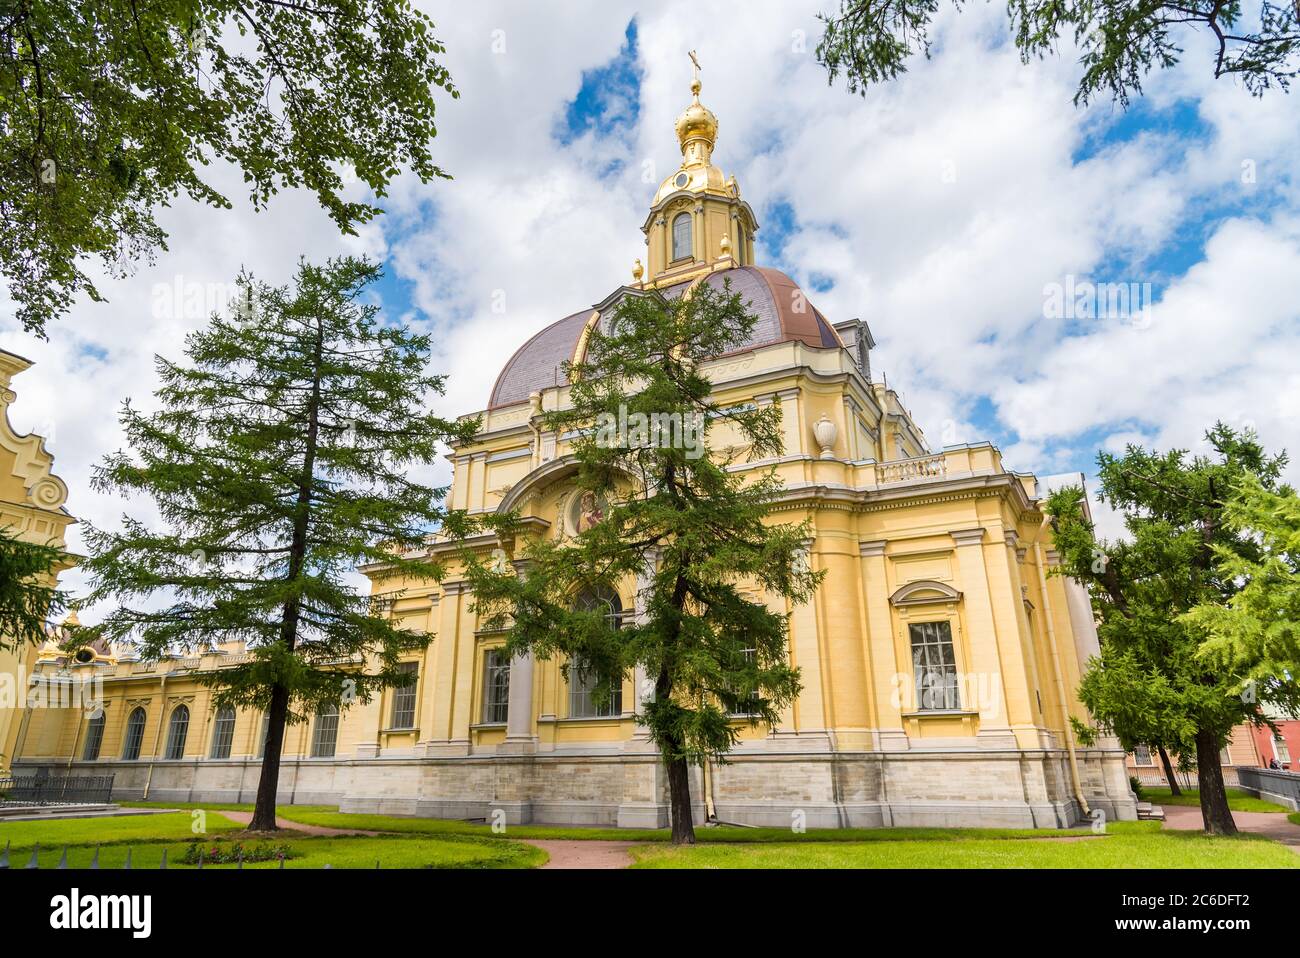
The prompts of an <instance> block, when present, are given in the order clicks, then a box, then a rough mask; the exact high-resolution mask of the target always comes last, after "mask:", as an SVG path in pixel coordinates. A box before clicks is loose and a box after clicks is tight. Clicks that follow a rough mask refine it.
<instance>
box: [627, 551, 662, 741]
mask: <svg viewBox="0 0 1300 958" xmlns="http://www.w3.org/2000/svg"><path fill="white" fill-rule="evenodd" d="M658 564H659V550H658V549H648V550H646V553H645V555H644V557H643V559H642V563H641V568H640V569H639V570H638V571H637V574H636V594H635V595H634V596H633V597H632V617H633V619H634V621H635V622H636V624H637V625H643V624H645V621H646V617H647V615H648V614H649V613H648V612H647V611H646V610H647V608H648V606H649V603H650V593H651V590H652V589H653V588H654V576H655V569H656V567H657V566H658ZM653 697H654V680H653V679H651V678H650V676H649V675H648V674H647V673H646V670H645V666H644V665H641V664H639V663H638V664H637V666H636V667H635V668H634V669H633V670H632V711H633V713H634V714H636V715H641V714H643V713H644V712H645V703H646V702H648V701H650V700H651V699H652V698H653ZM649 744H650V730H649V729H648V728H646V727H645V726H644V725H641V724H637V725H636V726H635V727H634V728H633V730H632V738H631V740H630V741H629V743H628V747H629V748H632V749H635V750H642V749H645V748H646V747H647V746H649Z"/></svg>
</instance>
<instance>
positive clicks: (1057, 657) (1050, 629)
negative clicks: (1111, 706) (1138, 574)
mask: <svg viewBox="0 0 1300 958" xmlns="http://www.w3.org/2000/svg"><path fill="white" fill-rule="evenodd" d="M1049 522H1051V516H1044V517H1043V522H1042V524H1041V525H1040V526H1039V527H1038V535H1037V536H1036V537H1035V538H1034V565H1035V566H1036V567H1037V569H1038V585H1039V588H1040V589H1041V590H1042V593H1043V621H1044V622H1045V623H1046V624H1047V645H1048V647H1049V648H1050V649H1051V652H1052V674H1053V675H1054V676H1055V678H1056V700H1057V703H1058V705H1059V706H1060V709H1061V727H1062V729H1063V730H1064V732H1065V749H1066V751H1067V752H1068V753H1069V756H1070V781H1071V783H1072V784H1073V785H1074V797H1075V799H1076V800H1077V801H1078V802H1079V807H1080V808H1081V809H1083V814H1084V815H1091V814H1092V809H1091V808H1089V807H1088V800H1087V799H1086V798H1084V797H1083V785H1082V784H1081V783H1080V781H1079V762H1078V759H1076V758H1075V754H1074V729H1073V728H1072V727H1071V726H1070V711H1069V709H1068V708H1067V707H1066V704H1065V702H1066V698H1065V680H1064V679H1063V678H1061V653H1060V650H1059V649H1058V648H1057V646H1056V626H1055V625H1053V624H1052V599H1051V596H1049V595H1048V593H1047V573H1046V572H1045V571H1043V550H1042V546H1041V545H1040V543H1041V542H1042V539H1043V531H1044V530H1045V529H1046V528H1047V524H1048V523H1049Z"/></svg>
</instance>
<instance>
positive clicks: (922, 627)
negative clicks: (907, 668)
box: [908, 622, 961, 712]
mask: <svg viewBox="0 0 1300 958" xmlns="http://www.w3.org/2000/svg"><path fill="white" fill-rule="evenodd" d="M908 631H909V633H910V634H911V637H912V677H913V681H914V682H915V683H916V707H917V708H918V709H920V710H921V711H923V712H933V711H944V710H949V709H958V708H961V699H960V697H959V696H958V694H957V660H956V658H954V656H953V650H952V625H951V624H950V623H948V622H916V623H913V624H911V625H909V626H908Z"/></svg>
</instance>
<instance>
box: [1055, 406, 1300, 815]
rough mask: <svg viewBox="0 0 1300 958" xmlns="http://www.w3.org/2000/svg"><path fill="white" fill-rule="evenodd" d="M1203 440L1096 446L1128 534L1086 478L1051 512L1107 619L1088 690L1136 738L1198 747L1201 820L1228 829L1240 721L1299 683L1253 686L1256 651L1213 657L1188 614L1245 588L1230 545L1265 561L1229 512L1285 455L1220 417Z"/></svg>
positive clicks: (1105, 714)
mask: <svg viewBox="0 0 1300 958" xmlns="http://www.w3.org/2000/svg"><path fill="white" fill-rule="evenodd" d="M1206 440H1207V442H1208V444H1209V447H1210V449H1211V450H1212V455H1196V456H1189V454H1188V453H1187V451H1185V450H1173V451H1171V452H1168V453H1164V454H1160V453H1157V452H1153V451H1149V450H1145V449H1142V448H1140V447H1137V446H1132V445H1130V446H1129V447H1128V448H1127V450H1126V451H1125V453H1124V455H1122V456H1116V455H1112V454H1110V453H1101V454H1100V455H1099V456H1098V457H1097V462H1098V476H1099V479H1100V482H1101V489H1100V491H1099V493H1098V498H1099V499H1100V500H1102V501H1105V502H1106V503H1108V504H1109V505H1110V506H1111V507H1112V508H1114V509H1116V510H1117V511H1119V512H1120V513H1121V514H1122V515H1123V517H1124V525H1125V529H1126V533H1127V534H1126V537H1124V538H1121V539H1116V540H1114V541H1106V540H1103V539H1100V538H1098V537H1097V535H1096V531H1095V529H1094V527H1093V525H1092V523H1091V522H1090V521H1089V520H1088V519H1087V518H1086V516H1085V514H1084V512H1083V510H1082V509H1081V508H1080V496H1081V494H1082V491H1081V490H1080V489H1079V488H1078V487H1073V488H1067V489H1061V490H1058V491H1056V492H1055V493H1053V494H1052V495H1051V496H1050V497H1049V500H1048V503H1047V511H1048V512H1049V513H1050V514H1051V516H1052V521H1053V524H1054V526H1055V529H1056V544H1057V550H1058V552H1059V553H1060V556H1061V571H1062V572H1063V573H1064V574H1067V575H1071V576H1074V577H1075V578H1077V579H1079V580H1080V581H1082V582H1084V583H1085V584H1086V585H1087V587H1088V588H1089V591H1090V593H1091V596H1092V600H1093V606H1094V608H1095V609H1096V611H1097V612H1098V613H1099V617H1100V623H1099V626H1098V632H1099V635H1100V639H1101V655H1100V657H1099V658H1095V659H1093V660H1092V661H1091V662H1090V663H1089V665H1088V667H1087V669H1086V671H1085V673H1084V676H1083V680H1082V682H1081V685H1080V689H1079V697H1080V698H1081V699H1082V701H1083V702H1084V704H1085V705H1087V707H1088V709H1089V711H1091V712H1092V714H1093V715H1094V716H1095V717H1096V718H1097V720H1098V721H1099V722H1100V723H1101V724H1102V725H1103V726H1105V727H1107V728H1109V729H1111V730H1113V731H1114V732H1115V733H1116V734H1117V736H1118V737H1119V738H1120V739H1121V741H1123V742H1125V743H1127V744H1128V745H1132V744H1133V743H1141V742H1152V741H1154V742H1157V743H1159V744H1163V745H1167V746H1177V747H1178V748H1179V750H1180V752H1183V753H1184V754H1186V753H1187V752H1189V751H1190V752H1192V753H1193V754H1194V756H1195V763H1196V773H1197V782H1198V787H1199V793H1200V804H1201V815H1202V818H1203V820H1204V825H1205V830H1206V831H1207V832H1209V833H1211V834H1217V835H1229V834H1234V833H1235V832H1236V824H1235V823H1234V822H1233V819H1232V813H1231V811H1230V810H1229V808H1228V798H1227V792H1226V790H1225V787H1224V782H1223V769H1222V765H1221V762H1220V758H1219V756H1220V752H1221V751H1222V749H1223V748H1224V746H1225V745H1226V744H1227V741H1228V736H1229V734H1230V733H1231V731H1232V729H1233V727H1234V726H1236V725H1238V724H1240V723H1242V722H1252V723H1258V722H1260V721H1261V720H1262V718H1261V712H1260V705H1261V704H1263V703H1264V702H1268V701H1286V700H1288V699H1289V697H1290V696H1291V695H1292V694H1293V690H1294V683H1293V681H1291V682H1287V681H1280V682H1276V683H1274V684H1272V685H1262V684H1260V685H1256V684H1255V683H1253V682H1252V681H1251V680H1252V676H1253V675H1255V674H1256V666H1257V665H1258V660H1254V659H1250V658H1249V657H1246V656H1239V657H1235V658H1232V659H1230V660H1229V659H1219V660H1215V659H1212V658H1210V657H1207V656H1206V655H1205V654H1203V652H1202V645H1203V643H1204V642H1205V640H1206V638H1207V636H1206V633H1205V631H1204V629H1203V628H1202V627H1201V626H1200V625H1199V624H1197V623H1196V622H1193V621H1188V620H1186V619H1184V618H1183V614H1184V613H1187V612H1190V611H1191V610H1192V609H1194V608H1196V607H1198V606H1207V605H1209V606H1224V605H1227V604H1229V603H1230V602H1231V600H1232V598H1233V596H1234V595H1236V594H1237V593H1238V592H1239V591H1240V589H1241V582H1240V580H1239V579H1237V578H1236V577H1234V576H1232V575H1225V574H1224V573H1223V571H1222V565H1221V562H1222V557H1223V556H1225V555H1228V554H1231V555H1234V556H1238V557H1240V558H1242V559H1243V560H1247V561H1257V560H1258V559H1259V556H1260V544H1259V542H1258V541H1257V540H1256V539H1255V538H1254V537H1252V536H1251V535H1249V534H1247V533H1244V532H1242V531H1239V530H1238V529H1236V528H1234V527H1233V525H1232V524H1231V523H1230V522H1229V521H1228V510H1227V502H1228V500H1229V497H1230V495H1231V492H1232V490H1233V488H1234V487H1235V485H1236V484H1237V483H1239V482H1241V481H1242V480H1243V477H1246V476H1253V477H1255V479H1256V480H1257V481H1258V482H1259V483H1260V484H1261V485H1262V486H1263V487H1265V488H1274V487H1276V486H1277V484H1278V479H1279V476H1280V475H1281V470H1282V467H1283V466H1284V465H1285V462H1286V458H1285V455H1279V456H1276V457H1270V456H1268V455H1267V454H1266V453H1265V451H1264V449H1263V447H1262V446H1261V445H1260V443H1259V442H1258V440H1257V439H1256V437H1255V435H1254V433H1252V432H1249V431H1247V432H1245V433H1238V432H1236V431H1234V430H1233V429H1231V428H1229V427H1227V426H1225V425H1223V424H1222V423H1219V424H1216V425H1215V427H1214V428H1213V429H1211V430H1210V431H1209V432H1208V433H1207V434H1206Z"/></svg>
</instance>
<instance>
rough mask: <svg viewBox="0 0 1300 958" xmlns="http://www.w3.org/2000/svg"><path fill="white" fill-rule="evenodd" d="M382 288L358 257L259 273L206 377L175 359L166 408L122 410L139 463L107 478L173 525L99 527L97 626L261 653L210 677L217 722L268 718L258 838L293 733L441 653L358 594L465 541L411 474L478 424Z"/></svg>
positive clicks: (214, 348) (199, 343)
mask: <svg viewBox="0 0 1300 958" xmlns="http://www.w3.org/2000/svg"><path fill="white" fill-rule="evenodd" d="M379 275H380V273H379V269H378V267H376V266H374V265H372V264H371V263H368V262H366V261H365V260H358V259H353V258H344V259H339V260H331V261H330V262H328V263H327V264H326V265H324V266H314V265H310V264H307V263H301V264H300V265H299V268H298V271H297V276H296V281H295V284H294V285H293V287H292V288H290V287H287V286H286V287H272V286H269V285H267V284H266V283H263V282H259V281H257V280H255V279H254V278H252V277H251V276H248V275H243V276H241V277H240V279H239V283H240V285H241V287H242V289H243V291H244V292H245V294H246V298H245V301H244V305H243V306H242V307H241V308H240V309H239V310H238V313H237V315H235V316H233V317H221V316H214V317H213V318H212V321H211V324H210V325H209V326H208V328H206V329H205V330H203V331H201V332H196V333H193V334H191V335H190V336H189V337H188V338H187V340H186V347H185V355H186V358H187V359H188V363H186V364H183V365H182V364H178V363H173V362H170V361H168V360H166V359H162V358H159V359H158V360H157V368H158V375H159V378H160V380H161V386H160V387H159V389H158V390H157V392H156V406H157V409H156V411H154V412H148V413H146V412H143V411H140V410H138V409H136V408H135V407H134V406H132V405H131V404H130V402H129V401H128V402H127V403H126V404H125V405H124V408H123V412H122V424H123V427H124V429H125V433H126V438H127V440H128V442H129V443H130V446H131V447H132V453H127V452H118V453H116V454H114V455H111V456H109V457H108V458H107V459H106V460H105V462H104V463H103V465H102V466H100V467H99V468H98V469H97V470H96V472H95V475H94V478H93V483H94V485H95V487H96V488H97V489H98V490H99V491H101V492H104V493H108V494H112V495H117V496H121V497H122V498H124V499H126V500H128V501H129V500H132V499H135V500H139V499H150V500H152V502H153V503H154V505H155V507H156V510H157V514H158V521H157V522H155V523H152V524H150V523H147V522H145V521H144V520H142V519H139V518H131V517H123V522H122V528H121V530H120V531H115V530H109V529H101V528H91V529H90V530H89V531H88V532H87V535H86V539H87V543H88V544H89V547H90V552H91V556H90V558H89V559H88V560H87V561H86V562H85V563H84V568H85V569H86V570H87V571H88V572H89V574H90V577H91V582H92V585H93V587H94V588H93V592H92V594H91V595H90V596H89V601H91V602H99V601H103V600H114V601H115V602H116V603H117V604H118V607H117V608H116V609H115V610H114V611H112V612H111V613H110V614H109V615H108V616H107V617H106V618H105V619H104V621H103V622H102V623H101V624H100V625H99V626H97V627H96V628H97V631H98V632H100V633H101V634H103V635H104V636H105V637H107V638H109V639H112V640H115V641H134V642H135V643H136V644H137V646H138V648H139V650H140V652H141V654H142V655H144V656H146V657H156V656H158V655H160V654H163V653H165V652H169V651H175V650H178V649H190V650H192V649H205V648H208V647H210V646H211V645H212V644H213V643H216V642H222V641H228V640H233V639H242V640H244V641H245V642H246V643H247V645H248V648H249V650H250V652H251V657H250V660H249V661H247V662H244V663H239V664H235V665H233V666H230V667H225V668H220V669H216V670H212V671H205V672H201V673H199V674H198V678H199V680H200V681H202V682H204V683H206V684H207V685H209V686H211V687H212V688H213V704H214V707H217V708H221V707H232V708H240V707H244V708H251V709H257V710H261V711H263V712H264V713H265V715H266V716H267V732H266V740H265V751H264V758H263V761H262V769H261V778H260V781H259V784H258V790H257V804H256V808H255V810H254V814H253V820H252V822H251V824H250V826H249V827H250V829H253V830H259V831H264V830H265V831H269V830H272V829H274V828H275V800H276V788H277V783H278V777H279V769H280V753H281V748H282V745H283V741H284V732H285V726H286V724H287V723H297V722H302V721H306V720H308V719H309V718H310V717H311V716H312V715H313V714H315V713H317V712H318V711H320V710H322V709H333V708H339V709H340V710H342V709H345V708H346V707H347V706H348V705H349V704H351V703H352V702H354V701H356V702H366V701H369V700H370V698H371V697H372V696H373V694H374V693H375V692H376V691H378V690H379V689H382V688H385V687H389V686H393V685H402V684H405V683H407V682H409V681H410V680H411V679H410V675H409V673H403V672H401V671H400V670H399V668H398V662H399V659H400V657H401V656H402V655H403V654H404V653H407V652H410V651H413V650H418V649H423V648H424V647H425V646H426V645H427V644H428V642H429V641H430V637H429V636H428V635H426V634H423V633H419V632H416V631H413V630H408V629H405V628H401V627H399V626H398V625H396V624H395V623H394V622H392V621H391V620H390V617H389V615H388V614H387V612H388V610H387V606H386V605H385V604H383V603H380V602H378V601H377V600H375V599H373V598H372V597H371V596H369V595H367V594H363V593H362V592H360V591H359V590H358V588H357V586H356V585H355V584H354V581H353V580H354V577H355V568H356V565H357V564H358V563H364V562H376V563H385V564H387V565H388V567H389V568H390V569H392V570H393V572H394V573H395V574H399V575H405V576H411V577H414V578H416V579H418V578H420V577H421V576H423V577H436V576H437V575H438V573H439V569H438V567H437V566H435V565H433V564H431V563H430V562H429V561H428V560H425V559H419V558H412V556H413V555H417V554H419V551H420V546H421V545H422V544H423V543H424V542H425V540H426V538H427V536H428V535H429V534H430V533H431V532H432V531H433V530H434V529H435V527H440V528H441V529H442V531H443V532H444V533H446V534H452V533H454V531H455V529H456V528H457V527H458V522H457V518H458V517H457V516H456V515H455V514H454V513H448V512H447V511H446V510H445V509H444V508H443V507H442V504H441V503H442V498H443V490H438V489H433V488H430V487H428V486H425V485H422V484H421V483H419V482H417V481H414V480H413V479H412V478H411V477H410V470H411V469H412V468H414V467H423V466H425V465H427V464H428V463H430V462H431V460H433V458H434V456H435V455H436V454H437V453H438V451H439V449H440V447H441V445H442V443H444V442H448V441H454V440H456V439H460V438H464V437H465V436H466V435H468V434H469V433H472V432H473V430H474V428H475V426H476V424H475V423H474V422H473V421H469V422H467V423H463V424H457V423H452V422H449V421H446V420H444V419H442V418H439V417H438V416H436V415H434V414H433V413H432V412H430V411H429V409H428V404H429V402H430V400H431V399H432V398H433V396H434V395H435V394H438V393H441V391H442V389H443V377H441V376H435V375H430V374H429V373H428V372H427V371H426V365H427V363H428V359H429V346H430V342H429V339H428V337H427V336H423V335H416V334H414V333H412V332H411V331H410V330H408V329H406V328H405V327H403V326H401V325H397V324H391V323H386V322H384V321H383V320H382V317H381V316H380V315H379V310H378V307H377V306H375V305H373V304H372V303H370V302H367V300H366V297H365V294H366V287H367V286H368V285H369V284H370V283H372V282H374V281H375V280H376V279H377V278H378V276H379ZM392 597H393V595H392V594H390V596H389V598H390V599H391V598H392Z"/></svg>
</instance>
